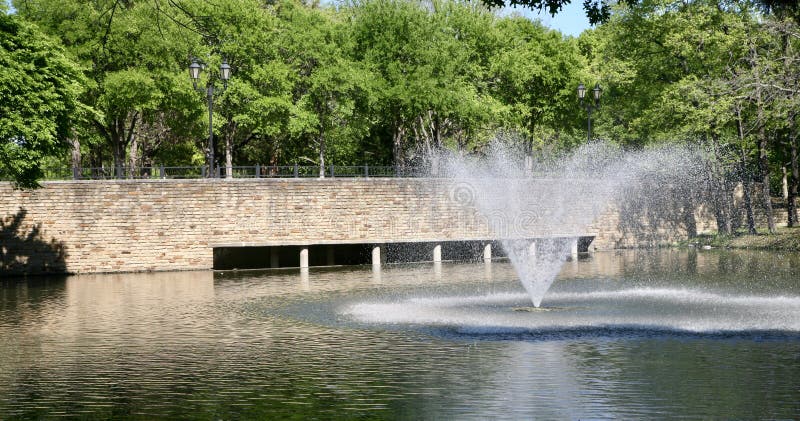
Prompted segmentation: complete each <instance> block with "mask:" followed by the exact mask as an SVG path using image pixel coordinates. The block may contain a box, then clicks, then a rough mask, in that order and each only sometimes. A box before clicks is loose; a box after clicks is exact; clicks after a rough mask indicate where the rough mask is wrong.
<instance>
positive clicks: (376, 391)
mask: <svg viewBox="0 0 800 421" xmlns="http://www.w3.org/2000/svg"><path fill="white" fill-rule="evenodd" d="M530 306H531V302H530V298H528V297H527V296H526V294H525V291H524V289H523V288H522V286H521V285H520V283H519V282H518V281H517V280H516V279H515V275H514V272H513V270H512V268H511V267H510V266H509V264H508V263H505V262H497V261H495V262H492V263H491V264H484V263H482V262H481V263H444V264H433V263H421V264H409V265H397V266H395V265H388V266H384V267H383V269H382V270H380V271H373V270H372V268H371V267H364V266H356V267H340V268H324V269H323V268H319V269H317V268H311V269H310V270H309V271H301V270H299V269H293V270H289V269H287V270H271V271H238V272H216V273H215V272H173V273H150V274H113V275H82V276H70V277H61V278H32V279H29V280H13V279H12V280H4V281H0V338H2V341H0V419H12V418H41V417H59V416H69V417H82V418H138V419H151V418H156V417H158V418H174V417H183V418H187V417H189V418H201V419H212V418H213V419H232V418H262V419H265V418H271V419H276V418H280V419H283V418H298V419H309V418H322V419H352V418H401V419H453V418H457V419H464V418H502V419H521V418H522V419H525V418H527V419H533V418H535V419H553V418H557V419H565V418H568V419H578V418H592V419H604V418H684V417H696V418H782V419H792V418H794V419H797V418H800V256H798V255H797V254H779V253H769V252H741V251H739V252H730V251H717V250H711V251H702V250H698V251H695V250H660V251H647V252H643V251H638V252H617V253H596V254H593V255H589V256H582V257H581V258H580V259H579V260H577V261H572V262H567V263H566V265H565V266H564V269H563V270H562V273H561V275H560V276H559V278H558V279H557V280H556V282H555V283H554V285H553V287H552V288H551V290H550V291H549V292H548V294H547V295H546V296H545V298H544V301H543V302H542V309H538V310H537V309H533V308H531V307H530Z"/></svg>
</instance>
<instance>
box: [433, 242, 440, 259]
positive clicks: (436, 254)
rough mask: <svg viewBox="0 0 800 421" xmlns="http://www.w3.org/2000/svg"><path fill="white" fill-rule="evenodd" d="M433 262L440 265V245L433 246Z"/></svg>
mask: <svg viewBox="0 0 800 421" xmlns="http://www.w3.org/2000/svg"><path fill="white" fill-rule="evenodd" d="M433 262H434V263H437V262H438V263H442V245H441V244H436V245H435V246H433Z"/></svg>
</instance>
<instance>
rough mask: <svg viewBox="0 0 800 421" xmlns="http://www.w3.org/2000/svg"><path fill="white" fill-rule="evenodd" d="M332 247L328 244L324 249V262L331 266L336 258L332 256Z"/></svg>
mask: <svg viewBox="0 0 800 421" xmlns="http://www.w3.org/2000/svg"><path fill="white" fill-rule="evenodd" d="M333 247H334V246H328V247H326V250H325V253H326V255H325V264H326V265H328V266H333V265H335V264H336V259H335V258H334V253H333Z"/></svg>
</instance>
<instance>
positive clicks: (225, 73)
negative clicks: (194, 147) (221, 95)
mask: <svg viewBox="0 0 800 421" xmlns="http://www.w3.org/2000/svg"><path fill="white" fill-rule="evenodd" d="M201 70H203V65H202V64H200V63H199V62H198V61H197V59H196V58H194V59H192V63H191V64H190V65H189V77H190V78H192V85H194V88H195V89H197V80H198V79H200V71H201ZM230 77H231V66H230V65H228V60H222V64H221V65H220V66H219V78H220V79H222V84H223V89H227V88H228V79H230ZM206 95H207V99H208V176H209V177H216V172H215V171H214V120H213V119H214V79H213V78H211V77H209V78H208V82H207V83H206Z"/></svg>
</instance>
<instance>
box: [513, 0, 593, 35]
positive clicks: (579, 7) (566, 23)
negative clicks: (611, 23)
mask: <svg viewBox="0 0 800 421" xmlns="http://www.w3.org/2000/svg"><path fill="white" fill-rule="evenodd" d="M507 11H508V12H509V13H511V12H514V11H516V12H518V13H520V14H522V15H523V16H526V17H528V18H529V19H534V20H535V19H539V20H540V21H542V23H543V24H544V25H546V26H548V27H550V28H553V29H557V30H559V31H561V32H562V33H563V34H564V35H572V36H574V37H577V36H578V35H580V33H581V32H583V31H584V30H585V29H589V28H590V26H589V18H587V17H586V12H585V11H584V10H583V2H581V1H580V0H572V2H571V3H570V4H568V5H566V6H564V8H563V9H561V11H560V12H559V13H558V14H557V15H555V16H554V17H550V13H548V12H547V11H542V12H541V13H539V12H536V11H531V10H528V9H524V8H513V9H512V8H507Z"/></svg>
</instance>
